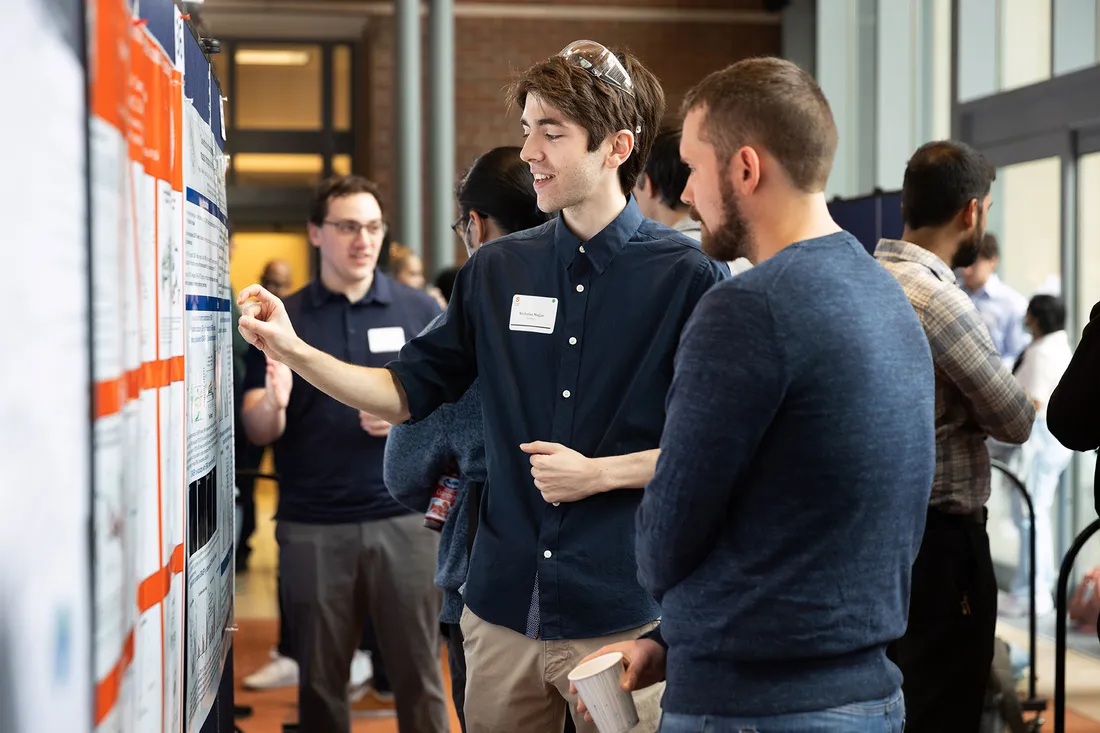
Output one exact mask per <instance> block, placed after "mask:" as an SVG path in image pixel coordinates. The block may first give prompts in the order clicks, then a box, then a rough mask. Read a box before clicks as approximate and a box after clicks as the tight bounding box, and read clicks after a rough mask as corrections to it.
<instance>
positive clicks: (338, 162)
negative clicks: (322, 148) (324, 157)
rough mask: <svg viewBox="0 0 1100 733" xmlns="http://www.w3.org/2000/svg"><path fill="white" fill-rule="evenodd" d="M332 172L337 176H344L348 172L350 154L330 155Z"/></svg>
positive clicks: (349, 169)
mask: <svg viewBox="0 0 1100 733" xmlns="http://www.w3.org/2000/svg"><path fill="white" fill-rule="evenodd" d="M332 172H333V173H335V174H336V175H338V176H346V175H348V174H350V173H351V156H350V155H342V154H341V155H334V156H332Z"/></svg>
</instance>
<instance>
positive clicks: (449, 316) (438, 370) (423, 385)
mask: <svg viewBox="0 0 1100 733" xmlns="http://www.w3.org/2000/svg"><path fill="white" fill-rule="evenodd" d="M477 260H478V258H477V257H476V256H475V257H473V258H471V259H470V261H469V262H467V263H466V264H465V265H464V266H463V267H462V269H461V270H459V272H458V276H457V277H456V278H455V287H454V292H453V293H452V295H451V301H450V303H449V304H448V306H447V310H446V311H444V312H443V315H442V316H441V317H439V319H438V320H437V321H436V324H435V327H434V328H429V329H428V330H426V331H425V332H424V333H422V334H421V335H419V336H417V337H416V338H414V339H412V340H411V341H409V342H408V343H406V344H405V346H404V347H403V348H402V349H401V352H400V353H399V354H398V357H397V360H396V361H392V362H390V363H389V364H387V365H386V368H387V369H389V370H390V371H391V372H393V373H394V375H395V376H396V377H397V379H398V381H400V382H401V386H402V388H403V389H404V390H405V395H406V398H407V399H408V405H409V414H410V415H411V416H412V419H413V420H414V421H415V420H422V419H424V418H425V417H427V416H428V415H430V414H431V413H432V412H433V411H434V410H435V409H436V408H437V407H439V406H440V405H442V404H443V403H446V402H456V401H458V399H459V398H461V397H462V395H463V394H465V393H466V390H467V388H468V387H469V386H470V384H471V383H472V382H473V381H474V379H476V378H477V357H476V352H475V342H474V335H475V334H474V326H473V324H474V321H475V318H476V315H477V314H476V308H477V307H478V301H477V287H476V273H477Z"/></svg>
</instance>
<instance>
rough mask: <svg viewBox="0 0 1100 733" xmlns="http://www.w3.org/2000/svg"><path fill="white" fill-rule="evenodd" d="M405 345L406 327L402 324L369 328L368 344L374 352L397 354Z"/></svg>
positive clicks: (371, 351)
mask: <svg viewBox="0 0 1100 733" xmlns="http://www.w3.org/2000/svg"><path fill="white" fill-rule="evenodd" d="M404 345H405V329H403V328H401V326H389V327H387V328H369V329H367V346H368V347H369V348H370V353H372V354H396V353H397V352H398V351H401V347H402V346H404Z"/></svg>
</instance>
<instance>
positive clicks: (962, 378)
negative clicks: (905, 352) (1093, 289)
mask: <svg viewBox="0 0 1100 733" xmlns="http://www.w3.org/2000/svg"><path fill="white" fill-rule="evenodd" d="M875 258H876V259H877V260H878V261H879V262H881V263H882V265H883V266H884V267H885V268H886V269H887V270H889V271H890V274H892V275H893V276H894V277H895V278H897V280H898V282H899V283H900V284H901V287H902V289H903V290H904V291H905V294H906V296H908V298H909V302H910V303H912V304H913V308H914V310H916V312H917V316H918V317H919V318H920V322H921V325H922V326H924V333H925V335H926V336H927V337H928V344H929V346H931V348H932V361H933V363H934V364H935V367H936V475H935V479H934V480H933V482H932V499H931V501H930V504H931V506H933V507H935V508H936V509H939V510H941V511H944V512H948V513H951V514H968V513H970V512H973V511H975V510H977V509H980V508H981V507H982V506H983V505H984V504H985V502H986V500H987V499H989V470H990V469H989V451H988V450H987V449H986V445H985V440H986V437H987V436H991V437H993V438H996V439H997V440H1000V441H1003V442H1005V443H1016V444H1019V443H1023V442H1025V441H1026V440H1027V439H1028V436H1029V435H1030V434H1031V424H1032V422H1033V421H1034V419H1035V408H1034V406H1033V405H1032V404H1031V398H1030V397H1028V394H1027V392H1025V391H1024V389H1023V387H1021V386H1020V385H1019V383H1018V382H1017V381H1016V379H1015V378H1014V377H1013V376H1012V374H1011V373H1010V372H1009V371H1008V369H1007V368H1006V367H1005V365H1004V363H1003V362H1002V361H1001V356H1000V354H998V353H997V349H996V348H995V347H994V346H993V340H992V339H991V338H990V336H989V330H988V329H987V328H986V325H985V322H984V321H982V317H981V315H980V314H979V313H978V310H977V308H975V307H974V303H973V302H972V301H971V300H970V298H969V297H967V295H966V293H964V292H963V291H962V289H961V288H959V287H958V286H957V285H956V284H955V274H954V273H953V272H952V271H951V268H950V267H948V266H947V263H945V262H944V261H943V260H941V259H940V258H939V257H937V256H936V255H934V254H932V253H931V252H929V251H928V250H926V249H923V248H922V247H918V246H917V245H915V244H910V243H909V242H901V241H897V240H892V239H884V240H882V241H880V242H879V244H878V247H877V248H876V249H875ZM899 388H901V386H900V385H899Z"/></svg>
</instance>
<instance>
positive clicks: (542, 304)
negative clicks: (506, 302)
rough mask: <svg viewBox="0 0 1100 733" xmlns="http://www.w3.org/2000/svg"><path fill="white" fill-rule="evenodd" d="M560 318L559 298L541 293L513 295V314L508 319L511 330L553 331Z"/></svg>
mask: <svg viewBox="0 0 1100 733" xmlns="http://www.w3.org/2000/svg"><path fill="white" fill-rule="evenodd" d="M557 320H558V299H557V298H544V297H542V296H540V295H514V296H512V316H511V318H509V319H508V330H509V331H529V332H531V333H553V332H554V323H555V322H556V321H557Z"/></svg>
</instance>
